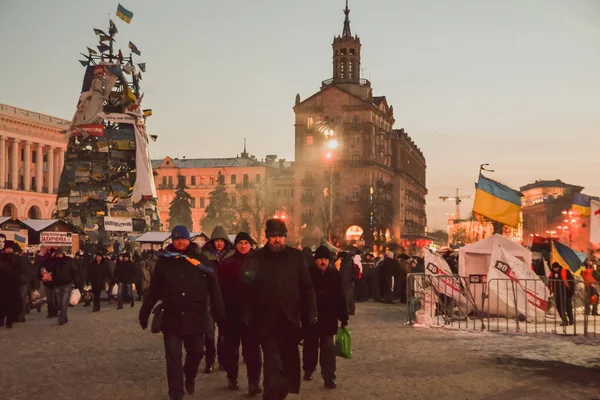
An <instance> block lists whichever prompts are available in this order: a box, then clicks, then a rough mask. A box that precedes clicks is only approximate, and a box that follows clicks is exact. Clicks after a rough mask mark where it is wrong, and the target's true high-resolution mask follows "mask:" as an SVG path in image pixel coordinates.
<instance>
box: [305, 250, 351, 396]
mask: <svg viewBox="0 0 600 400" xmlns="http://www.w3.org/2000/svg"><path fill="white" fill-rule="evenodd" d="M330 258H331V253H330V252H329V250H328V249H327V247H325V246H320V247H319V248H317V251H315V261H314V262H313V263H312V264H311V266H310V267H309V273H310V277H311V280H312V283H313V285H314V287H315V293H316V297H317V310H318V313H319V321H318V322H317V323H316V324H314V325H308V327H307V328H306V330H305V333H304V348H303V350H302V364H303V365H302V368H303V369H304V380H305V381H311V380H312V379H313V376H312V374H313V372H314V371H315V369H316V367H317V361H319V364H320V366H321V375H322V376H323V381H324V382H325V387H327V388H329V389H335V388H336V387H337V385H336V383H335V378H336V376H335V367H336V366H335V356H336V354H335V345H334V342H333V337H334V336H335V335H336V333H337V328H338V320H339V321H341V323H342V328H343V327H345V326H346V325H348V307H347V303H346V297H345V293H344V290H342V280H341V276H340V272H339V271H338V270H337V269H335V268H334V267H331V266H329V263H330Z"/></svg>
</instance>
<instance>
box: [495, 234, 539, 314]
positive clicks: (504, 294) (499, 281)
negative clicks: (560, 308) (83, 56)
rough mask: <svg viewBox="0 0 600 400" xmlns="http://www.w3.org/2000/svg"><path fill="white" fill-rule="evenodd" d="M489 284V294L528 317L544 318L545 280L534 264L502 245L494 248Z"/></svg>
mask: <svg viewBox="0 0 600 400" xmlns="http://www.w3.org/2000/svg"><path fill="white" fill-rule="evenodd" d="M488 288H489V295H490V297H492V296H497V297H498V299H499V300H501V301H503V302H504V303H506V304H508V306H509V307H511V308H513V309H514V310H516V312H517V313H520V314H523V315H524V316H525V317H526V318H527V320H528V321H536V320H537V321H543V320H544V319H545V317H546V312H547V311H548V292H547V287H546V284H545V283H544V281H542V279H541V278H540V277H539V276H537V275H536V274H535V272H534V271H533V270H532V269H531V267H529V266H528V265H527V264H526V263H524V262H523V261H521V260H520V259H518V258H517V257H515V256H513V255H512V254H510V253H509V252H507V251H506V250H504V248H502V246H500V245H498V246H495V247H494V248H493V249H492V256H491V260H490V269H489V271H488ZM500 309H502V308H500Z"/></svg>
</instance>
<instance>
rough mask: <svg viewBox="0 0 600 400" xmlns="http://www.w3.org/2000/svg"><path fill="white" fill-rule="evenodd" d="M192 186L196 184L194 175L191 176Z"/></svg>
mask: <svg viewBox="0 0 600 400" xmlns="http://www.w3.org/2000/svg"><path fill="white" fill-rule="evenodd" d="M192 186H196V177H195V176H192Z"/></svg>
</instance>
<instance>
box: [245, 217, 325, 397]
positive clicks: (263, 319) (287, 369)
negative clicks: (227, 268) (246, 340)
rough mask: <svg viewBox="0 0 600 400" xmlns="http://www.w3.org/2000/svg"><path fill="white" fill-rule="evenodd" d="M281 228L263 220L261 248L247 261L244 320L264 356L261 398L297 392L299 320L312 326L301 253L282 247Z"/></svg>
mask: <svg viewBox="0 0 600 400" xmlns="http://www.w3.org/2000/svg"><path fill="white" fill-rule="evenodd" d="M286 236H287V228H286V226H285V223H284V222H283V221H281V220H279V219H270V220H268V221H267V227H266V237H267V241H268V242H267V245H266V246H265V247H263V248H262V249H260V250H258V251H256V252H255V253H254V254H252V256H251V257H250V261H249V262H248V267H247V269H246V272H245V274H244V278H245V279H246V282H247V294H248V296H247V299H246V301H245V302H244V304H245V306H246V307H247V308H246V309H245V316H244V321H247V323H248V325H249V328H250V329H256V332H257V335H258V338H259V340H260V343H261V346H262V351H263V358H264V371H263V372H264V381H263V383H264V390H265V393H264V395H263V398H264V399H266V400H281V399H285V398H286V397H287V395H288V393H299V392H300V373H301V372H300V354H299V351H298V343H299V342H300V339H301V336H302V328H301V323H302V322H301V321H306V322H308V323H309V324H315V323H316V322H317V304H316V300H315V291H314V288H313V285H312V282H311V280H310V275H309V274H308V269H307V267H306V264H305V263H304V259H303V257H302V253H301V252H300V251H299V250H297V249H294V248H292V247H289V246H286V245H285V238H286Z"/></svg>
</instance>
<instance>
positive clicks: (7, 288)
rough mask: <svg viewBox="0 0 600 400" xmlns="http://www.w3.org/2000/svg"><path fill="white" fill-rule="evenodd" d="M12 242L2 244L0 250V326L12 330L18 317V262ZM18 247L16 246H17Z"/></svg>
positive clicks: (19, 303) (7, 241) (19, 302)
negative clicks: (2, 246)
mask: <svg viewBox="0 0 600 400" xmlns="http://www.w3.org/2000/svg"><path fill="white" fill-rule="evenodd" d="M14 245H16V244H14V242H13V241H12V240H6V241H5V242H4V248H3V249H2V250H0V326H6V328H9V329H10V328H12V327H13V323H14V322H16V320H17V317H18V315H19V311H20V306H21V301H20V296H19V262H18V260H17V255H15V254H13V246H14ZM17 246H18V245H17Z"/></svg>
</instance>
